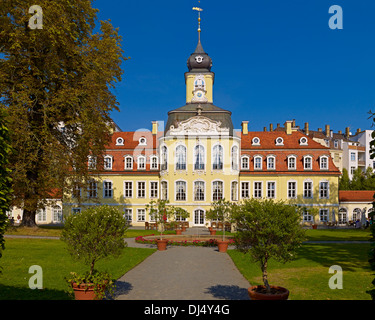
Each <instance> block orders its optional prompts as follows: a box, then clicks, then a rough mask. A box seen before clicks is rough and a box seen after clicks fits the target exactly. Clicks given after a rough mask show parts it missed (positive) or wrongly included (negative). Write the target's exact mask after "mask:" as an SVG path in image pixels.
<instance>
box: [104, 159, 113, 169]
mask: <svg viewBox="0 0 375 320" xmlns="http://www.w3.org/2000/svg"><path fill="white" fill-rule="evenodd" d="M112 163H113V158H112V157H111V156H105V157H104V170H112Z"/></svg>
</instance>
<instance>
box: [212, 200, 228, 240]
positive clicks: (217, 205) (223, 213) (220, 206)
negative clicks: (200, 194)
mask: <svg viewBox="0 0 375 320" xmlns="http://www.w3.org/2000/svg"><path fill="white" fill-rule="evenodd" d="M211 206H212V209H210V210H208V211H207V212H206V219H208V220H211V221H222V222H223V241H224V239H225V225H224V223H225V222H229V221H231V214H232V207H233V204H232V203H231V202H230V201H227V200H225V199H220V200H217V201H215V202H213V203H212V204H211Z"/></svg>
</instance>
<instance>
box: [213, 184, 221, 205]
mask: <svg viewBox="0 0 375 320" xmlns="http://www.w3.org/2000/svg"><path fill="white" fill-rule="evenodd" d="M221 199H223V182H222V181H214V182H213V184H212V200H213V201H217V200H221Z"/></svg>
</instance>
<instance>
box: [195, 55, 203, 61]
mask: <svg viewBox="0 0 375 320" xmlns="http://www.w3.org/2000/svg"><path fill="white" fill-rule="evenodd" d="M195 61H196V62H197V63H202V61H203V57H202V56H196V57H195Z"/></svg>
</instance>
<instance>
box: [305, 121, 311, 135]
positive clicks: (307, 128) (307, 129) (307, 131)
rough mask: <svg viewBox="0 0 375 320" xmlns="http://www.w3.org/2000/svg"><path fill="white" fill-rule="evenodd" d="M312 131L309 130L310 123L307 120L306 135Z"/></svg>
mask: <svg viewBox="0 0 375 320" xmlns="http://www.w3.org/2000/svg"><path fill="white" fill-rule="evenodd" d="M309 133H310V131H309V123H308V122H305V135H307V136H308V135H309Z"/></svg>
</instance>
